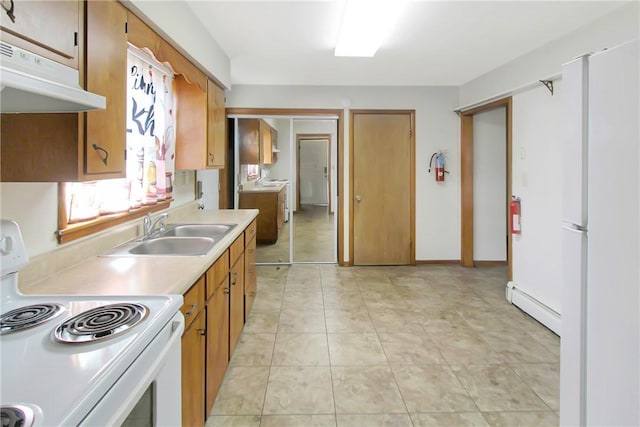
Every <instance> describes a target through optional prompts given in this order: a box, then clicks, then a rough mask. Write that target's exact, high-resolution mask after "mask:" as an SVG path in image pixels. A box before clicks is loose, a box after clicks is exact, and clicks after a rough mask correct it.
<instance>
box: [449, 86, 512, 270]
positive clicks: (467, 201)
mask: <svg viewBox="0 0 640 427" xmlns="http://www.w3.org/2000/svg"><path fill="white" fill-rule="evenodd" d="M512 105H513V100H512V98H511V97H507V98H503V99H499V100H497V101H493V102H490V103H487V104H485V105H481V106H479V107H476V108H472V109H470V110H467V111H464V112H462V113H461V114H460V164H461V171H460V177H461V223H460V227H461V232H460V236H461V244H460V264H461V265H462V266H464V267H473V266H474V265H481V264H482V263H483V261H475V262H474V260H473V116H474V115H475V114H478V113H481V112H484V111H488V110H492V109H495V108H501V107H505V110H506V144H507V147H506V152H507V158H506V159H505V161H506V163H507V177H506V183H507V189H506V190H507V200H506V201H505V209H508V208H509V203H510V202H511V191H512V181H513V178H512V170H513V168H512V158H513V111H512ZM508 218H509V215H507V221H506V224H505V227H506V229H507V261H506V263H507V271H508V273H507V275H508V280H512V279H513V238H512V235H511V233H510V231H509V229H508V227H509V221H508Z"/></svg>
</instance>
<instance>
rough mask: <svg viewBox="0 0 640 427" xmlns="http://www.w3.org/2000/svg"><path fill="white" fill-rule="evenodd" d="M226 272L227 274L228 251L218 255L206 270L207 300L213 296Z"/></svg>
mask: <svg viewBox="0 0 640 427" xmlns="http://www.w3.org/2000/svg"><path fill="white" fill-rule="evenodd" d="M227 274H229V251H225V252H224V253H223V254H222V255H220V258H218V259H217V260H216V262H214V263H213V266H211V268H209V270H207V300H208V299H209V298H211V297H212V296H213V294H214V293H215V292H216V289H218V286H220V283H221V282H222V281H223V280H224V279H225V278H226V277H227Z"/></svg>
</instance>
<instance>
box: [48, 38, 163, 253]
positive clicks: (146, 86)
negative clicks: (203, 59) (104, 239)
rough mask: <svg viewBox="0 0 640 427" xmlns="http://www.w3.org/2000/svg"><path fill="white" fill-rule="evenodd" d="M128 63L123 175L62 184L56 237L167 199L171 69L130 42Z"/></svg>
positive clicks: (153, 207)
mask: <svg viewBox="0 0 640 427" xmlns="http://www.w3.org/2000/svg"><path fill="white" fill-rule="evenodd" d="M127 68H128V71H127V109H126V114H127V136H126V138H127V139H126V178H124V179H115V180H102V181H91V182H81V183H62V184H60V197H59V203H60V204H61V206H62V207H63V208H62V209H61V210H60V218H59V228H60V229H59V230H58V240H59V241H60V243H64V242H68V241H71V240H73V239H75V238H78V237H81V236H84V235H87V234H90V233H93V232H96V231H99V230H102V229H105V228H108V227H111V226H113V225H115V224H118V223H122V222H125V221H128V220H130V219H134V218H136V217H140V216H142V215H144V214H146V213H147V212H149V211H154V210H160V209H164V208H166V207H168V206H169V203H170V201H171V198H172V187H173V186H172V183H173V173H174V159H175V114H174V105H175V103H174V88H173V84H174V73H173V70H171V68H169V67H168V66H167V65H165V64H161V63H159V62H158V61H156V60H155V58H153V56H152V55H151V54H150V53H148V52H147V51H146V50H142V49H138V48H136V47H134V46H131V45H130V46H129V50H128V56H127Z"/></svg>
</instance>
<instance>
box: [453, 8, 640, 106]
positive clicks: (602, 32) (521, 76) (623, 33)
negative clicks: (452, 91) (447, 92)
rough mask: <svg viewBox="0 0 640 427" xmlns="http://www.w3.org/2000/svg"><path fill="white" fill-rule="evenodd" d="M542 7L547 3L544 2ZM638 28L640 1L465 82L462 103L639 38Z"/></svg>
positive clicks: (499, 92) (514, 85) (482, 98)
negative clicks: (592, 53) (582, 56)
mask: <svg viewBox="0 0 640 427" xmlns="http://www.w3.org/2000/svg"><path fill="white" fill-rule="evenodd" d="M540 7H544V6H543V5H542V4H541V6H540ZM639 27H640V2H637V1H634V2H631V3H630V4H628V5H627V6H624V7H622V8H620V9H617V10H616V11H614V12H613V13H611V14H609V15H607V16H605V17H603V18H601V19H599V20H597V21H595V22H593V23H592V24H589V25H587V26H585V27H582V28H580V29H578V30H576V31H573V32H571V33H569V34H568V35H566V36H565V37H562V38H560V39H557V40H554V41H552V42H550V43H548V44H546V45H544V46H542V47H541V48H539V49H536V50H534V51H532V52H530V53H526V54H523V56H521V57H520V58H518V59H516V60H514V61H511V62H509V63H507V64H505V65H503V66H502V67H499V68H497V69H495V70H493V71H491V72H489V73H487V74H485V75H483V76H481V77H479V78H477V79H474V80H472V81H470V82H468V83H466V84H464V85H462V86H461V87H460V105H461V106H465V105H469V104H473V103H476V102H479V101H483V100H486V99H488V98H492V97H495V96H497V95H499V94H502V93H505V92H508V91H511V90H513V89H515V88H517V87H520V86H522V85H526V84H529V83H531V82H537V81H538V80H540V79H544V78H547V77H549V76H552V75H554V74H557V73H560V69H561V65H562V64H563V63H565V62H568V61H570V60H571V59H573V58H575V57H576V56H579V55H582V54H584V53H587V52H595V51H598V50H601V49H603V48H607V47H613V46H616V45H618V44H621V43H623V42H625V41H628V40H631V39H634V38H638V34H639Z"/></svg>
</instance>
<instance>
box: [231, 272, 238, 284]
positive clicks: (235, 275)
mask: <svg viewBox="0 0 640 427" xmlns="http://www.w3.org/2000/svg"><path fill="white" fill-rule="evenodd" d="M237 281H238V272H237V271H234V272H233V280H231V284H232V285H235V284H236V282H237Z"/></svg>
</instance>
